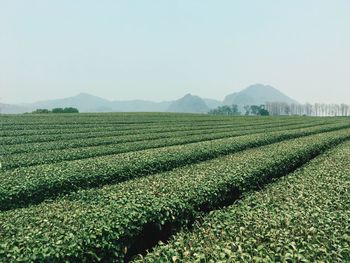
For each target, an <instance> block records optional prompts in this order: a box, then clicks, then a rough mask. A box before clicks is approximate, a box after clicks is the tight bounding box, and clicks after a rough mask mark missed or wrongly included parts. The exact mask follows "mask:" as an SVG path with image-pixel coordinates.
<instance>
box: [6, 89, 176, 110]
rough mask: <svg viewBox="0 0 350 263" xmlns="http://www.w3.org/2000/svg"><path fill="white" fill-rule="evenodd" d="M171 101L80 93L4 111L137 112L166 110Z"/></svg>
mask: <svg viewBox="0 0 350 263" xmlns="http://www.w3.org/2000/svg"><path fill="white" fill-rule="evenodd" d="M170 104H171V102H153V101H145V100H129V101H117V100H115V101H111V100H107V99H103V98H101V97H97V96H94V95H91V94H88V93H80V94H78V95H76V96H72V97H68V98H63V99H55V100H46V101H38V102H35V103H31V104H23V107H19V109H18V110H17V111H14V110H11V112H9V111H8V110H6V109H5V110H4V111H3V112H4V113H23V112H26V111H33V110H35V109H53V108H64V107H75V108H78V109H79V111H80V112H123V111H124V112H137V111H144V112H146V111H150V112H152V111H155V112H156V111H163V112H164V111H166V110H167V108H168V107H169V105H170Z"/></svg>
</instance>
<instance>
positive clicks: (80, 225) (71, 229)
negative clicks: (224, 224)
mask: <svg viewBox="0 0 350 263" xmlns="http://www.w3.org/2000/svg"><path fill="white" fill-rule="evenodd" d="M347 138H349V130H342V131H336V132H330V133H323V134H317V135H312V136H309V137H303V138H299V139H294V140H289V141H286V142H281V143H277V144H273V145H269V146H264V147H260V148H256V149H251V150H247V151H243V152H241V153H237V154H233V155H229V156H226V157H221V158H217V159H214V160H211V161H207V162H203V163H199V164H194V165H190V166H186V167H183V168H179V169H176V170H173V171H170V172H167V173H161V174H157V175H154V176H148V177H143V178H138V179H135V180H131V181H127V182H124V183H120V184H116V185H111V186H107V187H103V188H101V189H92V190H85V191H79V192H77V193H75V194H72V195H69V196H67V197H63V198H60V199H58V200H56V201H52V202H48V203H43V204H40V205H37V206H32V207H28V208H24V209H18V210H13V211H7V212H2V213H0V222H1V226H2V228H1V230H0V240H1V241H0V258H3V259H4V260H5V261H6V260H10V259H11V260H13V261H27V262H29V261H33V260H36V261H64V260H68V261H80V262H87V261H89V262H91V261H97V259H100V260H116V261H121V260H122V259H123V257H124V255H125V253H126V252H127V251H128V249H130V247H131V246H132V244H133V243H134V242H135V241H136V239H137V236H138V235H139V234H140V233H141V231H142V230H143V229H144V227H145V226H146V225H149V224H157V225H158V227H159V228H162V226H163V225H164V224H165V222H173V223H176V222H178V223H182V224H184V223H185V222H188V220H189V219H191V218H193V216H195V215H196V214H197V211H199V210H201V209H203V207H206V208H207V209H214V208H216V207H217V206H218V205H220V204H221V203H222V202H223V201H225V200H228V199H230V197H231V195H232V190H234V191H236V192H237V193H241V192H246V191H249V190H251V189H255V188H256V187H258V186H259V185H262V184H264V183H265V182H267V181H270V180H271V179H273V178H275V177H279V176H282V175H283V174H286V173H288V171H291V170H293V169H295V168H297V167H299V166H300V165H302V164H303V163H305V162H307V161H308V160H310V159H312V158H313V157H314V156H316V155H318V154H320V153H321V152H323V151H325V150H326V149H328V148H329V147H332V146H333V145H336V144H338V143H340V142H341V141H343V140H345V139H347ZM184 182H186V183H184ZM219 255H220V256H221V254H219Z"/></svg>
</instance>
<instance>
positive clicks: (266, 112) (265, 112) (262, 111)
mask: <svg viewBox="0 0 350 263" xmlns="http://www.w3.org/2000/svg"><path fill="white" fill-rule="evenodd" d="M259 115H260V116H269V115H270V113H269V111H268V110H265V109H262V108H260V109H259Z"/></svg>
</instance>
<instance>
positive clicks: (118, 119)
mask: <svg viewBox="0 0 350 263" xmlns="http://www.w3.org/2000/svg"><path fill="white" fill-rule="evenodd" d="M0 117H1V123H2V125H1V127H0V130H21V129H24V130H27V129H33V128H39V129H50V127H52V125H56V128H60V127H61V128H62V127H65V126H75V125H91V126H99V125H102V126H103V125H110V124H113V125H132V124H157V123H158V124H168V125H172V124H178V123H183V124H186V123H189V124H190V123H193V122H206V123H212V124H215V123H217V122H222V121H224V122H226V121H227V122H230V121H232V117H227V116H222V117H220V116H209V115H198V114H173V113H168V114H163V116H160V115H157V114H154V113H150V114H140V113H138V114H136V115H135V117H136V118H132V117H130V115H128V114H124V113H113V114H106V113H103V114H94V115H92V114H64V115H60V116H58V115H54V116H53V115H40V116H39V115H35V116H34V115H22V116H20V115H1V116H0ZM237 119H239V120H238V121H240V120H247V119H249V120H252V121H255V120H259V118H258V117H251V116H248V117H244V116H242V117H239V118H235V121H237ZM270 119H272V118H270ZM279 119H287V118H286V117H281V118H279ZM30 127H32V128H30Z"/></svg>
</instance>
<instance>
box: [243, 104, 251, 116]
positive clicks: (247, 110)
mask: <svg viewBox="0 0 350 263" xmlns="http://www.w3.org/2000/svg"><path fill="white" fill-rule="evenodd" d="M243 109H244V110H245V115H250V113H251V111H250V110H251V107H250V106H249V105H245V106H243Z"/></svg>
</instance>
